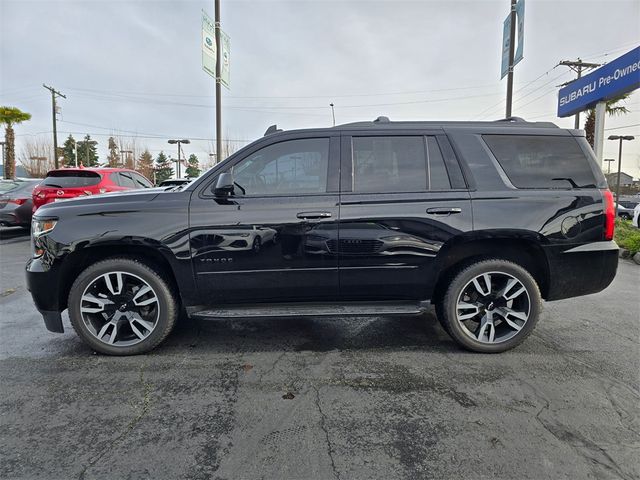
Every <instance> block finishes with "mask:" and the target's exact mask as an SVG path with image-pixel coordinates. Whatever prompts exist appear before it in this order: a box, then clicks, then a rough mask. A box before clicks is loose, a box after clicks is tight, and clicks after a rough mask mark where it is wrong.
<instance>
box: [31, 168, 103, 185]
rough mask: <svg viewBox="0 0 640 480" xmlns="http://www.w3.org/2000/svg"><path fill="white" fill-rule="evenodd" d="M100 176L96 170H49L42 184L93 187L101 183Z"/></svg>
mask: <svg viewBox="0 0 640 480" xmlns="http://www.w3.org/2000/svg"><path fill="white" fill-rule="evenodd" d="M100 178H101V177H100V175H98V174H97V173H96V172H87V171H84V172H83V171H81V170H76V171H71V172H69V171H64V170H62V171H57V172H49V173H48V174H47V177H46V178H45V179H44V180H43V181H42V183H41V184H40V185H41V186H43V187H53V188H74V187H91V186H93V185H97V184H98V183H100Z"/></svg>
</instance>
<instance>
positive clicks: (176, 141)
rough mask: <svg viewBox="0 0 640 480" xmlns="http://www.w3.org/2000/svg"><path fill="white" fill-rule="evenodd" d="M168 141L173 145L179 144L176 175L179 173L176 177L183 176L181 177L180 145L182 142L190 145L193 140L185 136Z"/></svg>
mask: <svg viewBox="0 0 640 480" xmlns="http://www.w3.org/2000/svg"><path fill="white" fill-rule="evenodd" d="M167 143H170V144H171V145H175V144H176V143H177V144H178V162H177V165H176V167H177V168H176V175H177V177H176V178H181V177H180V145H181V144H186V145H188V144H189V143H191V141H190V140H189V139H187V138H184V139H182V140H177V139H171V140H168V141H167Z"/></svg>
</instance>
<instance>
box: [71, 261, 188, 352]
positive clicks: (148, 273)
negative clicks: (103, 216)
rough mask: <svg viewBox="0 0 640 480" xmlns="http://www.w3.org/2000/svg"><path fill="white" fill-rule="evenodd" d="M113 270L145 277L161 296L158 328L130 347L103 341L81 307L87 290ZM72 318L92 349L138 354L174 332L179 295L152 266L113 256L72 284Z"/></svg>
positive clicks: (156, 344)
mask: <svg viewBox="0 0 640 480" xmlns="http://www.w3.org/2000/svg"><path fill="white" fill-rule="evenodd" d="M109 272H125V273H127V274H132V275H135V276H137V277H139V278H140V279H142V280H144V282H146V283H147V284H148V285H149V286H150V287H151V288H152V289H153V293H155V295H156V296H157V300H158V306H159V308H160V313H159V314H158V318H157V321H156V323H155V328H153V330H152V331H151V333H150V334H148V336H147V337H146V338H144V339H143V340H141V341H140V342H139V343H137V344H135V345H130V346H115V345H108V344H107V343H105V342H103V341H101V340H99V339H98V338H97V337H96V336H95V335H94V334H93V333H91V331H90V330H89V328H88V327H87V326H86V325H85V323H84V320H83V317H82V314H81V311H80V308H81V298H82V295H83V293H84V292H85V289H86V288H87V287H88V286H89V285H91V284H92V282H94V281H95V280H96V279H97V278H99V277H100V276H101V275H104V274H106V273H109ZM68 309H69V318H70V320H71V325H72V326H73V329H74V330H75V331H76V333H77V334H78V336H79V337H80V338H81V339H82V340H83V341H84V342H85V343H87V344H88V345H89V346H90V347H91V348H92V349H94V350H96V351H98V352H100V353H104V354H107V355H138V354H141V353H146V352H149V351H151V350H153V349H154V348H156V347H157V346H158V345H160V344H161V343H162V342H163V341H164V340H165V339H166V338H167V336H168V335H169V334H170V333H171V330H172V329H173V327H174V325H175V322H176V319H177V317H178V315H179V311H180V306H179V303H178V301H177V295H176V293H175V292H174V291H173V289H172V287H171V286H170V284H168V283H167V282H166V281H165V280H164V279H163V278H162V276H161V275H160V274H159V273H158V272H157V271H156V270H154V269H153V268H152V267H150V266H149V265H146V264H144V263H142V262H139V261H137V260H133V259H130V258H109V259H107V260H102V261H99V262H97V263H94V264H93V265H91V266H89V267H87V268H86V269H85V270H84V271H82V273H80V275H78V277H77V278H76V280H75V282H73V285H72V286H71V290H70V291H69V299H68Z"/></svg>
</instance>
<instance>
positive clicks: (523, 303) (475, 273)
mask: <svg viewBox="0 0 640 480" xmlns="http://www.w3.org/2000/svg"><path fill="white" fill-rule="evenodd" d="M439 307H440V308H439V309H438V311H439V315H438V318H439V320H440V323H442V326H443V327H444V329H445V330H446V331H447V332H448V333H449V335H451V337H452V338H453V339H454V340H455V341H456V342H457V343H458V344H459V345H461V346H462V347H464V348H466V349H468V350H472V351H474V352H481V353H498V352H504V351H505V350H509V349H511V348H513V347H515V346H517V345H519V344H520V343H521V342H522V341H523V340H524V339H525V338H527V337H528V336H529V335H530V334H531V332H532V331H533V329H534V328H535V325H536V323H537V322H538V317H539V316H540V310H541V296H540V290H539V288H538V285H537V283H536V281H535V280H534V279H533V277H532V276H531V274H529V272H527V271H526V270H525V269H524V268H522V267H521V266H520V265H517V264H515V263H512V262H509V261H506V260H501V259H493V260H483V261H479V262H476V263H473V264H471V265H470V266H468V267H466V268H465V269H463V270H461V271H460V272H459V273H458V274H457V275H456V276H455V277H454V279H453V280H452V282H451V283H450V284H449V287H448V289H447V292H446V294H445V296H444V299H443V300H442V304H441V305H440V306H439Z"/></svg>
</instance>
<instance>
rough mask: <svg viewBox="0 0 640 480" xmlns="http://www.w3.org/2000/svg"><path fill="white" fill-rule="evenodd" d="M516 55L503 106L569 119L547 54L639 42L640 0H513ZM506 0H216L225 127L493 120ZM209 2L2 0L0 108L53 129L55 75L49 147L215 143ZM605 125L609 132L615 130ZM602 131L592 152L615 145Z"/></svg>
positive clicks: (636, 127) (630, 154)
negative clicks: (71, 142) (82, 139)
mask: <svg viewBox="0 0 640 480" xmlns="http://www.w3.org/2000/svg"><path fill="white" fill-rule="evenodd" d="M526 2H527V3H526V20H525V47H524V60H523V61H522V62H521V63H520V64H519V65H517V66H516V72H515V95H514V102H515V103H514V108H513V114H514V115H517V116H522V117H525V118H527V119H530V120H538V121H542V120H549V121H553V122H555V123H557V124H558V125H560V126H563V127H571V126H572V125H573V118H569V119H560V118H557V117H556V116H555V112H556V102H557V91H558V89H557V88H556V87H557V86H558V85H559V84H561V83H563V82H566V81H568V80H570V79H571V78H573V76H574V74H573V73H572V72H570V70H569V69H568V68H566V67H562V66H556V65H557V64H558V62H559V61H560V60H564V59H576V58H577V57H580V58H582V59H583V60H585V61H591V62H598V63H603V62H607V61H610V60H612V59H614V58H616V57H618V56H620V55H622V54H623V53H625V52H627V51H629V50H631V49H632V48H633V47H635V46H637V45H638V44H640V27H639V26H640V1H638V0H631V1H616V0H599V1H585V0H574V1H570V0H563V1H561V0H553V1H550V0H526ZM508 5H509V1H508V0H492V1H482V0H474V1H452V0H448V1H429V0H422V1H413V2H406V1H400V0H388V1H364V0H362V1H328V0H322V1H319V0H316V1H267V0H264V1H260V0H255V1H240V0H233V1H224V0H223V1H222V28H223V30H225V31H226V32H227V33H228V35H229V36H230V37H231V44H232V47H231V48H232V52H231V89H230V90H226V89H224V92H223V137H224V138H226V139H230V140H233V141H237V142H239V143H246V142H248V141H251V140H253V139H255V138H257V137H259V136H261V135H262V134H263V132H264V130H265V129H266V128H267V127H268V126H269V125H271V124H274V123H277V124H278V126H279V127H282V128H284V129H292V128H304V127H312V126H328V125H330V124H331V110H330V107H329V105H328V104H329V103H330V102H333V103H334V104H335V112H336V121H337V122H338V123H345V122H351V121H357V120H368V119H373V118H375V117H376V116H378V115H387V116H389V117H390V118H391V119H394V120H406V119H424V120H442V119H446V120H468V119H486V120H492V119H496V118H500V117H501V116H504V99H505V90H506V79H505V80H504V81H500V78H499V76H500V75H499V70H500V47H501V36H502V22H503V20H504V18H505V16H506V15H507V12H508ZM203 9H204V10H205V11H207V12H208V13H209V14H210V15H211V16H213V0H208V1H202V0H193V1H191V0H183V1H158V0H139V1H117V0H84V1H69V0H59V1H56V0H48V1H32V0H0V104H2V105H12V106H17V107H19V108H21V109H23V110H25V111H28V112H30V113H31V114H32V115H33V118H32V120H31V121H30V122H27V123H25V124H22V125H20V126H18V127H17V129H16V130H17V132H16V133H17V135H18V137H17V138H18V152H20V149H21V148H22V146H23V145H24V141H25V139H27V138H37V137H38V136H40V137H41V138H50V137H51V130H52V127H51V97H50V94H49V92H48V91H47V90H45V89H44V88H43V87H42V84H43V83H46V84H48V85H52V86H54V87H55V88H57V89H58V90H60V91H61V92H62V93H64V94H65V95H66V96H67V98H66V99H60V102H59V104H60V106H61V113H60V117H59V118H60V121H59V123H58V130H59V134H58V137H59V143H62V142H63V141H64V139H65V138H66V136H67V135H68V134H69V133H73V134H74V136H76V137H79V136H83V135H84V134H86V133H90V134H91V136H92V137H93V138H94V139H96V140H98V142H99V150H100V153H101V157H102V159H104V157H105V150H106V140H107V138H108V136H109V135H111V134H118V135H120V136H124V137H135V138H136V141H137V143H138V145H140V146H146V147H148V148H149V149H150V150H151V151H152V153H153V154H154V155H156V154H157V153H158V152H159V151H160V150H161V149H165V150H168V151H169V153H173V154H174V156H175V152H173V148H168V147H170V146H168V145H167V144H166V140H167V139H168V138H172V137H184V138H190V139H192V144H191V145H190V146H188V148H187V153H196V154H197V155H198V156H199V157H200V159H201V160H204V159H206V158H207V157H208V153H209V152H211V151H213V147H212V143H213V139H214V136H215V123H214V119H215V111H214V105H215V102H214V82H213V79H212V78H211V77H209V76H208V75H207V74H206V73H205V72H203V70H202V66H201V50H200V48H201V47H200V46H201V10H203ZM627 107H628V108H629V109H630V110H631V112H632V113H629V114H627V115H625V116H623V117H619V118H609V119H607V123H606V128H607V129H608V130H607V132H606V133H607V134H614V133H616V134H618V133H620V134H627V135H636V136H637V137H638V140H637V141H635V142H629V143H628V144H625V153H624V158H623V169H624V170H626V171H628V172H629V173H631V174H633V175H634V176H636V177H638V176H640V93H638V92H636V93H635V94H634V95H632V97H631V98H630V100H629V101H628V102H627ZM614 129H615V130H614ZM613 143H614V142H608V144H607V146H606V148H605V158H607V157H617V149H616V145H614V144H613Z"/></svg>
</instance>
